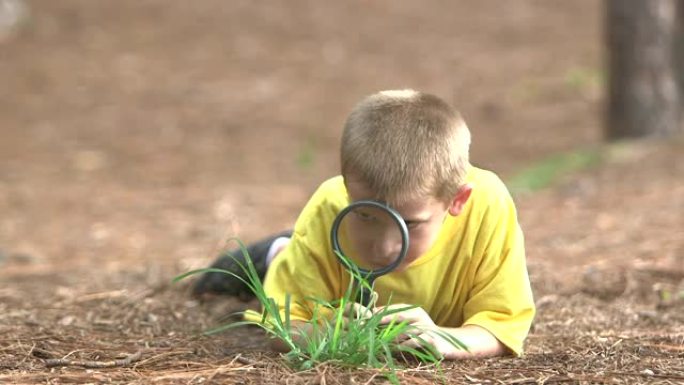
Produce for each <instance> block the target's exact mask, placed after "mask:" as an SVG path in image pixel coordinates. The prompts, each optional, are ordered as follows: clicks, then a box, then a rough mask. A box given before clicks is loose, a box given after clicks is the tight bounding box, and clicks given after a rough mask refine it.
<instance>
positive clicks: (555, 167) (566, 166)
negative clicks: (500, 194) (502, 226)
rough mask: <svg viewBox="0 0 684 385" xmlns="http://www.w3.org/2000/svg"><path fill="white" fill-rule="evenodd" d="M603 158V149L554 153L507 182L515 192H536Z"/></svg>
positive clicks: (593, 164) (597, 162)
mask: <svg viewBox="0 0 684 385" xmlns="http://www.w3.org/2000/svg"><path fill="white" fill-rule="evenodd" d="M602 159H603V154H602V150H601V149H581V150H576V151H572V152H567V153H561V154H555V155H552V156H550V157H548V158H546V159H544V160H542V161H540V162H537V163H535V164H533V165H531V166H529V167H527V168H525V169H523V170H522V171H520V172H518V173H517V174H515V175H514V176H513V177H512V178H510V179H509V180H508V182H507V185H508V187H509V189H510V190H511V192H512V193H513V194H520V193H528V192H534V191H537V190H540V189H543V188H546V187H548V186H550V185H552V184H553V183H555V182H557V181H558V179H560V178H561V177H563V176H565V175H568V174H570V173H573V172H577V171H580V170H583V169H585V168H588V167H593V166H595V165H597V164H599V163H600V162H601V161H602Z"/></svg>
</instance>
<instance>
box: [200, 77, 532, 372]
mask: <svg viewBox="0 0 684 385" xmlns="http://www.w3.org/2000/svg"><path fill="white" fill-rule="evenodd" d="M469 146H470V132H469V130H468V128H467V126H466V124H465V122H464V121H463V120H462V119H461V117H460V115H459V114H458V113H457V112H456V111H455V110H453V109H452V108H451V107H450V106H449V105H448V104H447V103H445V102H444V101H442V100H441V99H439V98H438V97H436V96H433V95H430V94H425V93H420V92H416V91H412V90H402V91H384V92H379V93H377V94H374V95H371V96H368V97H366V98H365V99H363V100H362V101H361V102H360V103H359V104H358V105H357V106H356V107H355V108H354V109H353V110H352V112H351V114H350V115H349V117H348V119H347V121H346V123H345V126H344V131H343V135H342V144H341V166H342V167H341V171H342V173H341V176H338V177H334V178H332V179H329V180H328V181H326V182H324V183H323V184H322V185H321V186H320V187H319V188H318V190H317V191H316V192H315V193H314V195H313V196H312V198H311V199H310V200H309V202H308V203H307V205H306V207H305V208H304V210H303V211H302V213H301V215H300V217H299V218H298V220H297V222H296V224H295V228H294V232H293V233H292V234H289V233H285V234H279V235H278V236H277V237H274V238H271V239H267V240H265V241H263V242H260V243H257V244H255V245H253V246H251V247H250V250H249V251H250V255H251V258H253V259H254V260H255V263H256V265H257V268H259V269H260V270H261V272H260V273H261V274H263V272H265V271H266V267H267V266H268V273H267V274H266V277H265V283H264V287H265V290H266V293H267V295H268V296H270V297H273V298H275V300H276V301H278V303H280V304H284V303H285V300H284V299H285V295H286V293H289V294H290V295H291V300H292V301H291V303H292V306H291V318H292V319H293V320H298V321H299V322H301V324H302V325H303V324H304V322H305V321H307V320H308V319H310V317H311V310H310V306H307V303H306V302H305V301H304V298H306V297H310V296H313V297H318V298H322V299H325V300H332V299H335V298H339V297H341V296H342V294H343V292H344V290H345V288H346V287H347V285H348V283H349V274H348V273H347V272H346V270H344V268H343V267H342V266H340V264H339V263H338V262H337V260H336V258H335V255H334V254H333V252H332V247H331V245H330V240H329V233H330V228H331V225H332V222H333V220H334V218H335V216H336V215H337V213H338V212H340V211H341V210H342V209H343V208H344V207H346V206H347V205H348V204H349V203H351V202H354V201H357V200H361V199H374V200H380V201H383V202H385V203H387V204H388V205H390V206H391V207H393V208H394V209H395V210H396V211H398V212H399V213H400V214H401V216H402V218H403V219H404V221H405V222H406V225H407V227H408V229H409V240H410V241H409V249H408V254H407V256H406V257H405V259H404V261H403V262H402V263H401V265H400V266H399V268H398V269H397V270H395V271H394V272H392V273H390V274H388V275H386V276H383V277H381V278H379V279H378V280H377V281H376V282H375V286H374V289H375V291H376V292H377V294H378V296H379V299H378V302H377V303H376V305H378V306H383V305H385V302H384V301H387V299H388V298H390V296H391V298H392V303H393V304H392V305H391V306H400V304H411V305H419V306H420V307H419V308H414V309H412V310H408V311H406V312H403V313H399V314H398V315H397V316H396V317H397V318H399V319H400V320H407V321H408V322H410V323H412V324H414V325H415V326H416V327H418V328H419V330H420V331H421V332H422V333H423V334H422V335H421V337H422V338H425V339H426V340H427V341H429V343H431V344H433V345H434V347H435V348H436V349H437V350H438V351H439V352H440V353H441V354H442V355H443V356H444V357H445V358H447V359H460V358H467V357H473V356H497V355H503V354H506V353H513V354H515V355H520V354H522V348H523V341H524V339H525V338H526V336H527V333H528V331H529V327H530V324H531V322H532V319H533V317H534V314H535V308H534V302H533V299H532V291H531V289H530V284H529V278H528V274H527V268H526V265H525V252H524V244H523V235H522V232H521V230H520V227H519V225H518V222H517V217H516V210H515V207H514V204H513V201H512V199H511V196H510V194H509V193H508V191H507V190H506V188H505V186H504V185H503V183H502V182H501V180H500V179H499V178H498V177H497V176H496V175H494V174H493V173H491V172H489V171H485V170H482V169H478V168H476V167H473V166H471V165H470V163H469V160H468V151H469ZM290 235H291V238H290ZM382 242H383V239H378V244H379V245H380V244H382ZM387 247H389V248H390V249H393V250H396V247H395V245H388V246H387ZM380 249H381V248H374V249H373V250H374V251H377V250H380ZM232 254H233V255H238V256H239V255H240V253H239V252H237V253H236V252H233V253H232ZM374 258H375V259H376V260H375V261H374V262H377V259H378V258H380V259H382V258H383V256H382V255H380V256H374ZM387 258H389V257H387ZM269 261H272V263H270V262H269ZM387 262H388V263H389V262H391V261H390V260H389V259H388V260H387ZM269 263H270V265H269ZM214 266H216V267H221V268H225V269H230V270H233V271H238V270H236V269H235V264H234V263H233V262H232V261H231V260H230V258H227V257H225V256H224V257H221V258H220V259H219V260H218V261H217V262H215V264H214ZM235 281H236V280H230V277H229V276H227V275H222V274H206V275H205V276H203V277H202V278H201V279H200V281H199V282H198V283H197V285H196V286H195V293H196V294H203V293H207V292H221V291H223V292H230V291H232V292H233V293H235V292H240V290H241V288H240V287H239V286H235ZM243 289H244V288H243ZM436 330H440V331H442V332H446V333H448V334H450V335H452V336H454V337H456V338H457V339H459V340H460V341H462V342H463V343H465V344H466V345H467V346H468V347H469V349H470V351H462V350H459V349H457V348H456V347H454V346H452V344H451V343H449V342H448V341H445V340H444V339H443V338H442V337H440V336H439V334H440V333H434V331H436ZM406 343H408V344H412V345H417V344H418V343H417V342H416V341H414V340H409V341H407V342H406Z"/></svg>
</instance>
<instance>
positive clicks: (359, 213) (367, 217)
mask: <svg viewBox="0 0 684 385" xmlns="http://www.w3.org/2000/svg"><path fill="white" fill-rule="evenodd" d="M354 214H355V215H356V217H357V218H359V219H360V220H362V221H364V222H370V221H372V220H374V219H375V217H374V216H373V215H371V214H369V213H364V212H363V211H354Z"/></svg>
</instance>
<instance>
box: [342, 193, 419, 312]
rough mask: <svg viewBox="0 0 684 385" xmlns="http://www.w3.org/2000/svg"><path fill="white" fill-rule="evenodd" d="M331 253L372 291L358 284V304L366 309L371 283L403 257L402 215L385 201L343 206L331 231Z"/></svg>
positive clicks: (405, 238) (405, 246)
mask: <svg viewBox="0 0 684 385" xmlns="http://www.w3.org/2000/svg"><path fill="white" fill-rule="evenodd" d="M330 239H331V241H332V242H331V243H332V247H333V251H334V252H335V255H336V256H337V259H338V261H339V262H340V263H341V264H342V266H344V267H345V268H346V269H347V270H350V271H354V270H355V271H356V272H358V273H359V275H360V277H362V278H363V279H364V280H366V281H367V282H368V284H369V285H370V287H371V289H370V290H369V289H368V288H367V287H365V286H363V285H359V286H360V288H359V295H358V298H357V302H358V303H360V304H362V305H364V306H368V305H369V304H370V301H371V297H372V288H373V283H374V282H375V280H376V279H377V278H378V277H381V276H383V275H385V274H387V273H389V272H391V271H393V270H395V269H396V268H397V267H398V266H399V265H400V264H401V262H402V261H403V260H404V258H405V257H406V253H407V252H408V246H409V233H408V228H407V227H406V222H404V219H403V218H402V217H401V215H400V214H399V213H398V212H397V211H396V210H394V209H392V208H391V207H389V206H388V205H387V204H385V203H384V202H380V201H375V200H360V201H356V202H354V203H352V204H350V205H349V206H347V207H345V208H344V209H343V210H342V211H341V212H340V213H339V214H338V215H337V217H336V218H335V221H334V222H333V225H332V229H331V231H330Z"/></svg>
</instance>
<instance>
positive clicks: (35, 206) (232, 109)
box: [0, 0, 604, 267]
mask: <svg viewBox="0 0 684 385" xmlns="http://www.w3.org/2000/svg"><path fill="white" fill-rule="evenodd" d="M2 4H3V7H5V8H12V9H14V11H13V12H14V13H13V14H15V15H16V22H15V23H14V26H13V27H3V28H4V32H3V35H4V37H3V40H2V46H1V51H0V52H1V55H2V56H1V57H0V84H2V87H0V133H1V135H2V136H1V140H0V211H2V212H3V215H2V218H0V248H3V249H5V250H9V251H8V252H11V253H22V254H27V255H31V258H37V259H41V260H42V259H45V260H52V259H56V260H60V261H63V262H65V261H69V263H72V262H74V261H79V260H83V259H85V260H88V261H92V260H96V261H98V263H102V264H118V263H120V261H124V260H128V258H127V257H132V258H133V259H132V260H136V258H143V259H145V260H159V259H170V260H174V261H178V260H181V259H186V258H204V259H206V258H207V254H211V253H212V252H213V251H214V250H213V249H212V247H213V248H216V247H218V246H217V245H218V244H219V243H220V241H221V240H222V239H224V238H225V236H226V235H227V234H229V235H237V236H240V237H242V238H244V239H247V240H249V239H253V238H256V237H259V236H262V235H263V234H264V233H269V232H271V231H277V230H280V229H282V228H284V227H288V226H291V225H292V223H293V221H294V219H295V218H296V215H297V213H298V210H299V209H300V208H301V207H302V205H303V204H304V203H305V201H306V199H307V198H308V195H309V194H310V193H311V192H312V191H313V190H314V189H315V188H316V186H317V185H318V183H320V182H321V181H322V180H324V179H325V178H327V177H329V176H331V175H335V174H336V173H338V139H339V135H340V131H341V126H342V124H343V122H344V119H345V117H346V114H347V113H348V112H349V110H350V109H351V108H352V107H353V105H354V104H355V103H356V102H357V101H358V100H359V99H360V98H361V97H363V96H365V95H367V94H369V93H373V92H376V91H378V90H382V89H396V88H415V89H419V90H423V91H427V92H431V93H434V94H436V95H439V96H440V97H442V98H444V99H445V100H447V101H448V102H450V103H452V104H453V105H454V106H455V107H456V108H458V109H459V110H460V111H461V112H462V113H463V114H464V116H465V118H466V120H467V122H468V123H469V125H470V127H471V129H472V131H473V136H474V143H473V161H474V162H475V163H476V164H478V165H480V166H482V167H485V168H490V169H493V170H495V171H497V172H499V173H501V174H503V175H510V174H511V173H512V172H513V171H514V170H516V169H518V168H519V167H521V166H523V165H526V164H528V163H529V162H532V161H535V160H538V159H543V158H544V157H545V156H547V155H549V154H552V153H555V152H558V151H564V150H568V149H573V148H576V147H577V146H585V145H588V144H592V143H595V142H597V141H598V140H600V138H601V137H602V134H601V128H600V122H601V117H600V100H601V94H602V88H601V86H602V83H603V79H604V75H603V70H602V64H601V63H602V56H601V47H602V41H601V20H600V19H601V4H600V2H599V1H596V0H583V1H573V2H560V1H553V2H548V1H521V2H515V3H510V4H509V3H501V2H499V1H479V2H453V1H431V2H427V3H423V2H421V3H415V2H395V1H373V2H366V1H352V2H317V1H299V0H297V1H289V2H286V3H285V2H276V3H273V2H268V3H254V2H252V1H230V2H226V1H219V0H216V1H213V0H204V1H199V2H192V3H190V2H187V1H166V0H164V1H161V0H145V1H137V0H136V1H116V2H92V1H87V0H83V1H78V0H64V1H20V0H4V1H3V3H2ZM5 13H6V14H7V13H8V12H7V11H5ZM8 18H9V17H8V16H6V17H5V19H8ZM6 24H8V23H7V22H6ZM129 267H130V265H129Z"/></svg>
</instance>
